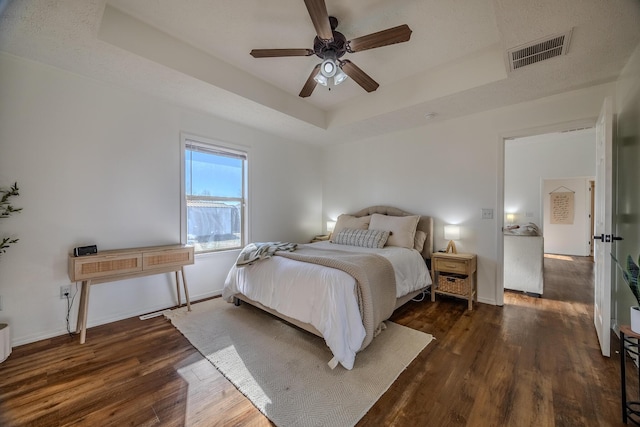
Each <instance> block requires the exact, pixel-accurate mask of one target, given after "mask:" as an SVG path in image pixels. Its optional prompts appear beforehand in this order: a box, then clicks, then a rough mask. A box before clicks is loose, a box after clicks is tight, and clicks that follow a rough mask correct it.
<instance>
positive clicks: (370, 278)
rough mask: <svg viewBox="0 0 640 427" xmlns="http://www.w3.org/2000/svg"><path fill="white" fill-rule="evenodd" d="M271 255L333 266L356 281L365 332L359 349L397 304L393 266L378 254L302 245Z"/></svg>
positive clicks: (368, 342)
mask: <svg viewBox="0 0 640 427" xmlns="http://www.w3.org/2000/svg"><path fill="white" fill-rule="evenodd" d="M274 255H278V256H282V257H285V258H290V259H294V260H297V261H303V262H310V263H313V264H319V265H323V266H326V267H331V268H336V269H338V270H342V271H344V272H345V273H347V274H349V275H351V276H353V278H354V279H355V280H356V282H357V292H358V305H359V307H360V315H361V317H362V324H363V325H364V330H365V332H366V336H365V338H364V341H363V342H362V346H361V347H360V350H363V349H364V348H365V347H367V346H368V345H369V344H370V343H371V340H373V338H374V337H375V335H377V332H379V331H380V329H381V327H383V323H382V322H383V321H384V320H387V319H388V318H389V317H391V314H392V313H393V310H394V308H395V305H396V277H395V273H394V270H393V266H392V265H391V262H389V260H388V259H386V258H385V257H383V256H381V255H375V254H364V253H352V252H344V251H337V250H325V249H316V248H309V247H305V246H302V247H300V248H298V250H297V251H296V252H278V253H275V254H274Z"/></svg>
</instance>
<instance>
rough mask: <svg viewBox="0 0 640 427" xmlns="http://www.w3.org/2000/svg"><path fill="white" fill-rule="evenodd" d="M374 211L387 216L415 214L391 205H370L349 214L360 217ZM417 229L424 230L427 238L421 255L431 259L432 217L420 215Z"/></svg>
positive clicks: (371, 213)
mask: <svg viewBox="0 0 640 427" xmlns="http://www.w3.org/2000/svg"><path fill="white" fill-rule="evenodd" d="M374 213H377V214H381V215H389V216H407V215H416V214H412V213H409V212H405V211H403V210H400V209H398V208H393V207H391V206H370V207H368V208H364V209H362V210H359V211H358V212H356V213H354V214H351V215H353V216H355V217H361V216H367V215H373V214H374ZM417 230H421V231H424V232H425V233H426V234H427V239H426V240H425V242H424V248H423V249H422V257H423V258H425V259H431V254H432V253H433V218H431V217H430V216H420V220H419V221H418V227H417Z"/></svg>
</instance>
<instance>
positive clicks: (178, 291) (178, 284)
mask: <svg viewBox="0 0 640 427" xmlns="http://www.w3.org/2000/svg"><path fill="white" fill-rule="evenodd" d="M182 277H183V279H182V281H183V282H184V274H183V276H182ZM176 295H177V296H178V307H180V304H182V298H181V297H180V279H179V278H178V270H176Z"/></svg>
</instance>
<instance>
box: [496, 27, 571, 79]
mask: <svg viewBox="0 0 640 427" xmlns="http://www.w3.org/2000/svg"><path fill="white" fill-rule="evenodd" d="M571 32H572V30H569V31H567V32H566V33H562V34H556V35H553V36H550V37H545V38H543V39H540V40H536V41H533V42H531V43H527V44H525V45H522V46H518V47H515V48H513V49H509V50H508V51H507V56H508V58H509V71H515V70H517V69H518V68H522V67H525V66H527V65H531V64H535V63H536V62H540V61H545V60H547V59H551V58H553V57H556V56H560V55H566V54H567V52H568V50H569V41H570V40H571Z"/></svg>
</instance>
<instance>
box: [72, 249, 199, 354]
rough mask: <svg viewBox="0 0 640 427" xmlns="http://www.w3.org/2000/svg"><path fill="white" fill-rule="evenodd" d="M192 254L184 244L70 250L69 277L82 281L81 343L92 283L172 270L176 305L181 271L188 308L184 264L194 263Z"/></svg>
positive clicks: (189, 306)
mask: <svg viewBox="0 0 640 427" xmlns="http://www.w3.org/2000/svg"><path fill="white" fill-rule="evenodd" d="M193 255H194V252H193V246H185V245H169V246H153V247H147V248H133V249H116V250H110V251H102V252H98V253H97V254H93V255H86V256H80V257H75V256H73V255H71V254H70V255H69V278H70V279H71V281H72V282H79V281H81V282H82V287H81V291H80V307H79V308H78V323H77V325H76V333H80V344H84V342H85V338H86V335H87V313H88V310H89V289H90V288H91V285H97V284H99V283H105V282H114V281H116V280H124V279H133V278H136V277H142V276H149V275H152V274H160V273H172V272H175V273H176V293H177V296H178V305H180V304H181V300H180V281H179V277H178V273H180V275H182V285H183V287H184V296H185V299H186V302H187V308H188V310H189V311H191V303H190V301H189V290H188V289H187V282H186V280H185V277H184V266H185V265H189V264H193V263H194V256H193Z"/></svg>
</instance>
